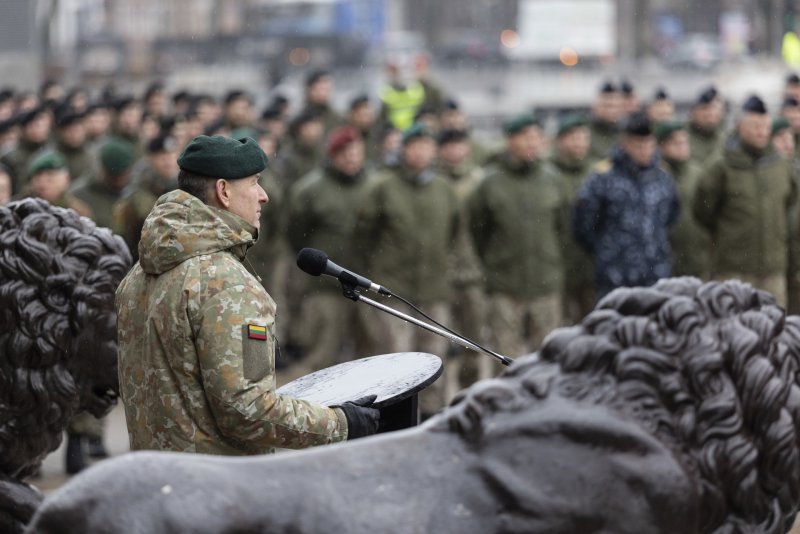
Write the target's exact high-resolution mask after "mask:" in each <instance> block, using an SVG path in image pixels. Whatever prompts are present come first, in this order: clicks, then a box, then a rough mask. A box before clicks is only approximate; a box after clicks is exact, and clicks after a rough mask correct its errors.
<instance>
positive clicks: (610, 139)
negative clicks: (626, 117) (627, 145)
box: [589, 119, 620, 160]
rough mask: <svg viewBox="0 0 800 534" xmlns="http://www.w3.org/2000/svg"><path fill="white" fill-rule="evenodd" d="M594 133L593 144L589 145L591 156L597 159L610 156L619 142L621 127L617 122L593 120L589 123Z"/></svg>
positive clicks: (590, 129)
mask: <svg viewBox="0 0 800 534" xmlns="http://www.w3.org/2000/svg"><path fill="white" fill-rule="evenodd" d="M589 131H590V132H591V134H592V144H591V145H590V146H589V157H590V158H592V159H595V160H598V159H605V158H610V157H611V154H612V152H613V151H614V148H615V147H616V145H617V143H618V142H619V137H620V129H619V126H617V125H616V124H613V123H610V122H605V121H601V120H598V119H594V120H592V122H591V123H590V124H589Z"/></svg>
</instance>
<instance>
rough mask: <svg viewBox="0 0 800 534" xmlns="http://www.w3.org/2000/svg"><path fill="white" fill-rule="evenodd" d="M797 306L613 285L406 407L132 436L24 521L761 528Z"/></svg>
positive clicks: (788, 410) (198, 526)
mask: <svg viewBox="0 0 800 534" xmlns="http://www.w3.org/2000/svg"><path fill="white" fill-rule="evenodd" d="M798 368H800V318H799V317H788V318H787V317H785V315H784V312H783V310H782V309H781V308H779V307H778V306H777V305H775V303H774V301H773V299H772V297H771V296H770V295H768V294H767V293H764V292H761V291H756V290H754V289H753V288H752V287H750V286H749V285H745V284H742V283H739V282H736V281H732V282H724V283H716V282H714V283H707V284H704V285H703V284H701V283H700V281H698V280H696V279H692V278H680V279H670V280H663V281H661V282H659V283H658V284H656V285H655V286H654V287H651V288H633V289H618V290H616V291H614V292H612V293H611V294H609V295H607V296H606V297H605V298H604V299H603V300H602V301H601V302H600V303H599V304H598V306H597V307H596V309H595V310H594V311H593V312H592V313H590V314H589V315H588V316H587V317H586V318H585V319H584V320H583V322H582V323H581V324H580V325H578V326H576V327H571V328H565V329H559V330H556V331H554V332H552V333H551V334H550V336H548V338H547V339H546V340H545V343H544V345H543V347H542V350H541V351H540V357H539V358H538V359H537V358H533V357H529V358H524V359H520V360H519V361H517V362H516V363H515V364H513V365H512V366H511V367H509V369H508V370H507V371H506V372H505V373H504V374H503V375H501V376H500V377H498V378H496V379H491V380H485V381H482V382H479V383H477V384H475V385H474V386H472V387H471V388H469V389H468V390H466V391H464V392H462V393H461V394H460V396H459V398H457V399H456V400H455V401H454V402H453V403H452V404H451V406H450V407H448V408H447V409H445V410H444V411H443V412H442V413H441V414H439V415H437V416H436V417H434V418H432V419H431V420H429V421H427V422H426V423H425V424H424V425H422V426H420V427H416V428H413V429H410V430H406V431H400V432H396V433H394V434H386V435H380V436H376V437H372V438H367V439H364V440H360V441H356V442H352V443H344V444H337V445H332V446H327V447H321V448H317V449H313V450H306V451H301V452H293V453H287V454H280V455H277V456H270V457H263V456H262V457H252V458H237V459H228V458H222V457H209V456H200V455H189V454H177V453H157V452H149V453H148V452H140V453H132V454H130V455H126V456H123V457H119V458H118V459H115V460H112V461H108V462H104V463H102V464H100V465H97V466H95V467H93V468H91V469H89V470H88V471H87V472H85V473H84V474H81V475H79V476H78V477H76V478H74V479H73V480H71V481H70V482H69V483H68V484H67V485H66V486H65V487H63V488H62V489H61V490H59V491H57V492H56V493H54V494H53V495H51V496H49V497H48V498H47V499H46V500H45V502H44V503H43V505H42V506H41V507H40V508H39V511H38V512H37V514H36V516H35V517H34V519H33V522H32V523H31V525H30V530H29V532H37V533H56V532H93V533H111V532H131V533H133V532H137V533H138V532H143V533H144V532H147V533H172V532H192V533H223V532H224V533H234V532H237V533H241V532H261V533H271V532H276V533H277V532H285V533H290V532H291V533H300V532H302V533H329V532H348V533H372V532H380V533H406V532H408V533H416V532H421V533H422V532H445V533H459V534H463V533H487V532H504V533H526V534H530V533H548V534H557V533H564V534H567V533H569V534H573V533H581V534H586V533H615V534H619V533H631V534H634V533H636V534H641V533H656V532H662V533H680V534H691V533H717V534H723V533H725V534H728V533H731V534H732V533H756V532H758V533H766V534H777V533H783V532H786V531H787V530H788V529H789V527H790V526H791V524H792V522H793V520H794V517H795V513H796V511H797V508H798V498H800V456H798V444H799V442H800V389H799V388H798V383H797V382H798V378H797V372H798Z"/></svg>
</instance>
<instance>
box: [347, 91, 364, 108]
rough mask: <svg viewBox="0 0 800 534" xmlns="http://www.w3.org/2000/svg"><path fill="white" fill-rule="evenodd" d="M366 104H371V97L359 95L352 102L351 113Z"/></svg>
mask: <svg viewBox="0 0 800 534" xmlns="http://www.w3.org/2000/svg"><path fill="white" fill-rule="evenodd" d="M365 104H369V97H368V96H367V95H364V94H361V95H358V96H356V97H354V98H353V99H352V100H351V101H350V108H349V109H350V111H353V110H354V109H356V108H359V107H361V106H363V105H365Z"/></svg>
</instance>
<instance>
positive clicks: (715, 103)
mask: <svg viewBox="0 0 800 534" xmlns="http://www.w3.org/2000/svg"><path fill="white" fill-rule="evenodd" d="M723 108H724V105H723V103H722V100H721V99H720V97H719V94H718V93H717V90H716V89H715V88H714V87H713V86H712V87H709V88H707V89H706V90H704V91H703V92H702V93H700V96H698V98H697V102H695V104H694V105H693V106H692V109H691V111H690V112H689V126H688V128H687V132H688V134H689V145H691V151H690V152H691V158H692V161H693V162H695V163H697V164H698V165H700V166H704V165H705V164H706V162H708V161H709V160H710V159H711V158H712V157H713V156H714V155H715V154H716V153H717V152H718V151H719V150H721V149H722V145H723V144H724V138H725V132H724V128H723V126H722V116H723V111H724V110H723Z"/></svg>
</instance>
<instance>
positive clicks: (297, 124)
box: [289, 109, 322, 136]
mask: <svg viewBox="0 0 800 534" xmlns="http://www.w3.org/2000/svg"><path fill="white" fill-rule="evenodd" d="M319 120H322V119H321V118H320V116H319V113H316V112H315V111H314V110H312V109H307V110H305V111H303V112H302V113H300V114H299V115H297V116H296V117H295V118H294V119H292V122H291V123H289V135H292V136H295V135H297V132H298V131H300V128H301V127H302V126H303V125H304V124H307V123H309V122H312V121H319Z"/></svg>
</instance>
